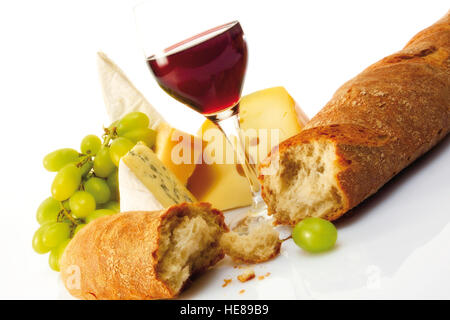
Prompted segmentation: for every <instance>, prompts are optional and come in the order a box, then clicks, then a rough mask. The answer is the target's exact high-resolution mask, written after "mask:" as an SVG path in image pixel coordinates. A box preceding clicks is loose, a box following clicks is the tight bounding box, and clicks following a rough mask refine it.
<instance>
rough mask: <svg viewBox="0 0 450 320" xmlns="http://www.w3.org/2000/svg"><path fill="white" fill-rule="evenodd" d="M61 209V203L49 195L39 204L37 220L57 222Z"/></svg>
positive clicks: (40, 222)
mask: <svg viewBox="0 0 450 320" xmlns="http://www.w3.org/2000/svg"><path fill="white" fill-rule="evenodd" d="M60 211H61V203H60V202H59V201H58V200H55V199H54V198H52V197H48V198H47V199H45V200H44V201H42V203H41V204H40V205H39V208H38V209H37V212H36V220H37V221H38V222H39V224H41V225H42V224H44V223H46V222H56V218H57V217H58V213H59V212H60Z"/></svg>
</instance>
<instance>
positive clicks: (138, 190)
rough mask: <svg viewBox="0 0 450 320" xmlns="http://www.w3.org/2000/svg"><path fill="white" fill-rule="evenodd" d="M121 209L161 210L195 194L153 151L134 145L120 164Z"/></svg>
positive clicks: (190, 199) (191, 199)
mask: <svg viewBox="0 0 450 320" xmlns="http://www.w3.org/2000/svg"><path fill="white" fill-rule="evenodd" d="M119 191H120V209H121V211H122V212H125V211H136V210H145V211H152V210H161V209H165V208H167V207H170V206H171V205H174V204H178V203H183V202H196V201H197V200H196V199H195V197H194V196H193V195H192V194H191V193H190V192H189V191H188V190H187V189H186V187H185V186H184V185H183V184H182V183H181V182H180V181H179V180H178V179H177V177H176V176H175V175H174V174H173V173H172V172H171V171H170V170H169V169H167V168H166V167H165V166H164V164H163V163H162V162H161V161H160V160H159V159H158V157H157V156H156V155H155V153H154V152H153V151H152V150H151V149H150V148H148V147H147V146H145V145H143V144H137V145H136V146H135V147H134V148H133V149H131V150H130V152H128V154H126V155H125V156H124V157H122V159H121V161H120V164H119Z"/></svg>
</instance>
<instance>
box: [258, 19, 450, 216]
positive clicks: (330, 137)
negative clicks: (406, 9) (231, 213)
mask: <svg viewBox="0 0 450 320" xmlns="http://www.w3.org/2000/svg"><path fill="white" fill-rule="evenodd" d="M449 119H450V12H449V13H447V15H446V16H444V17H443V18H442V19H441V20H439V21H438V22H436V23H435V24H434V25H432V26H431V27H429V28H427V29H425V30H423V31H422V32H420V33H418V34H417V35H416V36H415V37H414V38H413V39H412V40H411V41H410V42H409V43H408V44H407V45H406V47H405V48H404V49H403V50H401V51H400V52H397V53H395V54H393V55H391V56H388V57H386V58H384V59H382V60H380V61H379V62H377V63H375V64H373V65H372V66H370V67H369V68H367V69H366V70H364V71H363V72H362V73H360V74H359V75H358V76H356V77H355V78H353V79H352V80H350V81H348V82H347V83H345V84H344V85H343V86H342V87H341V88H339V89H338V91H337V92H336V93H335V94H334V96H333V97H332V99H331V101H330V102H328V104H327V105H326V106H325V107H324V108H323V109H322V110H321V111H320V112H319V113H318V114H317V115H316V116H315V117H314V118H313V119H311V121H310V122H309V123H308V124H307V125H306V126H305V129H304V130H303V131H302V132H301V133H299V134H298V135H296V136H294V137H291V138H289V139H287V140H285V141H283V142H282V143H281V144H280V145H279V147H278V150H275V151H274V152H273V153H272V154H271V155H270V156H269V157H268V158H267V159H266V160H265V161H264V163H263V164H262V165H261V166H260V170H262V171H261V172H263V171H265V170H267V172H268V173H267V174H260V176H259V179H260V182H261V184H262V197H263V199H264V200H265V202H266V203H267V205H268V211H269V214H272V215H274V217H275V219H276V222H277V223H279V224H290V225H294V224H296V223H297V222H298V221H300V220H302V219H304V218H306V217H320V218H324V219H327V220H330V221H331V220H335V219H337V218H339V217H341V216H342V215H343V214H344V213H346V212H347V211H348V210H350V209H351V208H353V207H355V206H356V205H358V204H359V203H361V202H362V201H363V200H364V199H366V198H367V197H369V196H371V195H372V194H374V193H375V192H376V191H377V190H378V189H380V188H381V187H382V186H383V185H384V184H385V183H386V182H388V181H389V180H390V179H391V178H392V177H394V176H395V175H396V174H397V173H398V172H400V171H401V170H403V169H404V168H405V167H406V166H408V165H409V164H411V163H412V162H413V161H414V160H416V159H417V158H418V157H420V156H421V155H422V154H424V153H425V152H427V151H428V150H430V149H431V148H432V147H433V146H434V145H435V144H437V143H438V142H439V141H440V140H442V139H443V138H444V137H445V136H446V135H447V134H448V133H449V131H450V120H449ZM270 168H272V169H273V170H268V169H270Z"/></svg>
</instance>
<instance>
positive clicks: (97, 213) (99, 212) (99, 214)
mask: <svg viewBox="0 0 450 320" xmlns="http://www.w3.org/2000/svg"><path fill="white" fill-rule="evenodd" d="M115 213H116V212H114V211H113V210H110V209H98V210H95V211H94V212H92V213H91V214H90V215H88V216H87V217H86V223H89V222H91V221H94V220H95V219H98V218H100V217H104V216H110V215H113V214H115Z"/></svg>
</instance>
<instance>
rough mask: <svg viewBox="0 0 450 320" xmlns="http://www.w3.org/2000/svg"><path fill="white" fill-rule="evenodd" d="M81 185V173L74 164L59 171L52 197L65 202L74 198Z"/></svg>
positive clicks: (54, 181)
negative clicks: (71, 197)
mask: <svg viewBox="0 0 450 320" xmlns="http://www.w3.org/2000/svg"><path fill="white" fill-rule="evenodd" d="M80 183H81V171H80V169H78V168H77V167H76V165H74V164H73V163H71V164H68V165H66V166H65V167H64V168H62V169H61V170H59V171H58V173H57V174H56V176H55V178H54V179H53V183H52V188H51V191H52V196H53V198H55V199H56V200H58V201H64V200H66V199H68V198H70V196H72V195H73V194H74V193H75V191H76V190H77V189H78V187H79V186H80Z"/></svg>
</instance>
